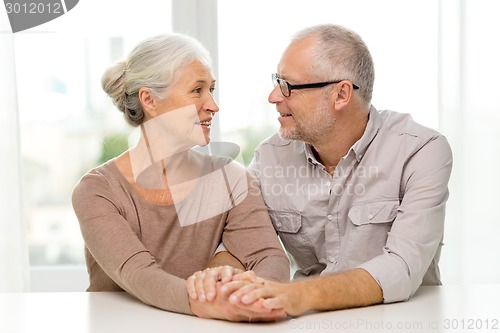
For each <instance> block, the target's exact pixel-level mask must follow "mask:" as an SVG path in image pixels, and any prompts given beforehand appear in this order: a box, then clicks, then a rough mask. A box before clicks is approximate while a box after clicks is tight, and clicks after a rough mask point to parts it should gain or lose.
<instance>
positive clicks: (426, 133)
mask: <svg viewBox="0 0 500 333" xmlns="http://www.w3.org/2000/svg"><path fill="white" fill-rule="evenodd" d="M378 114H379V116H380V118H381V119H382V125H381V127H380V132H379V134H378V135H377V136H379V137H380V138H379V140H382V141H383V142H385V143H384V145H386V146H387V148H388V149H391V150H393V151H394V152H395V153H401V152H402V151H406V154H408V157H412V156H419V155H422V156H426V158H428V157H429V156H428V154H431V155H433V156H435V157H434V160H442V161H443V163H447V161H449V160H451V159H452V151H451V147H450V144H449V142H448V140H447V139H446V137H445V136H444V135H443V134H441V133H440V132H439V131H437V130H435V129H433V128H429V127H426V126H424V125H422V124H419V123H417V122H416V121H414V120H413V117H412V116H411V115H409V114H405V113H399V112H394V111H387V110H384V111H380V112H379V113H378ZM431 161H432V159H430V160H429V161H428V163H430V164H432V163H431Z"/></svg>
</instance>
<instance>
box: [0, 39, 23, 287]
mask: <svg viewBox="0 0 500 333" xmlns="http://www.w3.org/2000/svg"><path fill="white" fill-rule="evenodd" d="M0 45H1V47H0V73H2V75H0V105H1V106H2V120H1V121H0V154H1V156H2V160H3V162H2V164H1V165H2V174H1V175H0V212H1V215H0V292H22V291H27V289H28V278H29V269H28V268H29V265H28V244H27V240H26V230H25V227H24V223H23V220H22V218H21V208H22V204H21V186H20V183H21V181H20V179H21V177H20V173H21V171H20V150H19V121H18V108H17V88H16V73H15V66H14V64H15V60H14V35H13V34H10V33H6V34H0Z"/></svg>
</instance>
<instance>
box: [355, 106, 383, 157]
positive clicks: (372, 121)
mask: <svg viewBox="0 0 500 333" xmlns="http://www.w3.org/2000/svg"><path fill="white" fill-rule="evenodd" d="M382 123H383V121H382V118H381V117H380V114H379V112H378V111H377V109H375V107H374V106H373V105H372V106H371V107H370V113H369V114H368V123H367V124H366V128H365V132H364V133H363V136H362V137H361V138H360V139H359V140H358V141H356V143H354V145H353V146H352V147H351V149H350V151H351V150H352V151H353V152H354V154H355V155H356V159H357V160H358V162H359V161H361V159H362V158H363V155H364V154H365V152H366V150H367V149H368V146H370V143H371V142H372V141H373V139H374V138H375V136H376V135H377V133H378V131H379V129H380V127H382Z"/></svg>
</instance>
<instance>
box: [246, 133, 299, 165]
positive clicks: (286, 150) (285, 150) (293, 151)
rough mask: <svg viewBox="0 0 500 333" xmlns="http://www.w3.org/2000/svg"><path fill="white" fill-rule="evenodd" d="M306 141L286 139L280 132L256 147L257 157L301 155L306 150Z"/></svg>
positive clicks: (273, 157) (275, 157)
mask: <svg viewBox="0 0 500 333" xmlns="http://www.w3.org/2000/svg"><path fill="white" fill-rule="evenodd" d="M305 149H306V148H305V143H304V142H303V141H298V140H285V139H282V138H281V137H280V135H279V134H278V133H275V134H273V135H272V136H270V137H269V138H267V139H265V140H263V141H262V142H261V143H260V144H259V145H257V147H256V148H255V157H256V158H264V159H267V158H272V159H282V158H290V157H292V156H297V155H301V154H303V153H304V152H305Z"/></svg>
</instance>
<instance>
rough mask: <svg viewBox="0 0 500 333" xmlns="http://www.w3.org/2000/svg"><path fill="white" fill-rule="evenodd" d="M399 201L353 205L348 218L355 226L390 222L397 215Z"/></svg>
mask: <svg viewBox="0 0 500 333" xmlns="http://www.w3.org/2000/svg"><path fill="white" fill-rule="evenodd" d="M398 208H399V201H398V200H391V201H377V202H367V203H363V204H359V205H354V206H352V208H351V209H350V210H349V214H348V215H349V218H350V219H351V221H352V223H354V224H355V225H363V224H370V223H387V222H392V221H394V219H395V218H396V215H397V214H398Z"/></svg>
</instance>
